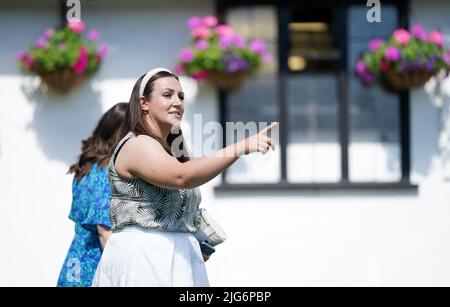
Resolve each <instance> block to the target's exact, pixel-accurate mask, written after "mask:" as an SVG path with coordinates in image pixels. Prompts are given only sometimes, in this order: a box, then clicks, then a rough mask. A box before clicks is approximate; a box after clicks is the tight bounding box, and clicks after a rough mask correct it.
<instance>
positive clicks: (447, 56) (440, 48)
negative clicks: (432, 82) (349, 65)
mask: <svg viewBox="0 0 450 307" xmlns="http://www.w3.org/2000/svg"><path fill="white" fill-rule="evenodd" d="M449 70H450V50H449V49H447V48H445V47H444V36H443V35H442V33H441V32H438V31H432V32H429V33H428V32H426V31H425V29H424V28H423V27H422V26H420V25H414V26H413V27H412V29H411V32H409V31H407V30H406V29H397V30H395V31H394V32H393V34H392V36H391V37H390V38H389V39H388V40H387V41H383V40H382V39H380V38H374V39H373V40H372V41H371V42H370V43H369V46H368V50H367V51H366V52H364V54H363V55H362V57H361V59H360V60H359V61H358V63H357V64H356V67H355V72H356V74H357V75H358V76H359V77H360V79H361V81H362V82H363V83H364V84H365V85H372V84H373V83H375V82H376V81H379V82H380V83H381V84H382V85H383V87H384V88H385V89H387V90H389V91H405V90H408V89H410V88H414V87H421V86H423V85H424V84H425V83H426V82H427V81H428V80H429V79H430V78H431V77H432V76H436V75H438V73H439V72H440V71H447V72H448V71H449Z"/></svg>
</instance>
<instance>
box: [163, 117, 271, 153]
mask: <svg viewBox="0 0 450 307" xmlns="http://www.w3.org/2000/svg"><path fill="white" fill-rule="evenodd" d="M271 124H272V123H269V122H263V121H261V122H254V121H250V122H246V123H244V122H241V121H238V122H226V123H225V127H223V126H222V125H221V124H220V123H219V122H215V121H210V122H205V123H204V122H203V115H202V114H197V113H196V114H194V119H193V129H192V128H191V129H190V131H189V133H186V132H187V131H184V130H183V136H178V137H176V138H175V140H174V141H173V142H172V146H171V150H172V152H173V154H174V155H175V157H181V156H182V155H183V154H184V152H183V149H182V148H181V143H182V142H183V139H184V141H185V143H186V145H187V147H188V148H192V149H193V154H194V156H203V155H205V154H206V153H208V152H217V151H219V150H221V149H223V148H225V147H226V144H230V145H231V144H234V143H237V142H239V141H242V140H244V139H246V138H249V137H251V136H255V135H257V138H256V140H255V141H259V140H261V142H262V144H265V143H266V142H265V140H266V138H270V139H271V142H272V144H273V143H274V142H275V141H276V140H278V139H279V129H277V128H274V129H270V130H269V131H268V132H267V134H266V133H261V131H264V130H265V129H266V128H267V127H269V126H270V125H271ZM180 129H181V128H180V126H174V127H173V128H172V131H171V133H172V134H175V135H177V134H179V132H180ZM224 129H225V130H226V132H227V133H226V134H225V135H226V139H225V144H224V142H223V140H224V138H223V136H224ZM186 134H189V135H190V136H191V137H190V140H186V138H185V137H184V135H186ZM235 155H236V152H233V151H223V152H222V156H223V157H233V156H235Z"/></svg>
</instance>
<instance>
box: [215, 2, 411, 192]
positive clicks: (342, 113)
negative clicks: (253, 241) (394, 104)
mask: <svg viewBox="0 0 450 307" xmlns="http://www.w3.org/2000/svg"><path fill="white" fill-rule="evenodd" d="M330 2H331V3H332V4H331V5H332V8H333V10H336V14H338V16H339V20H340V21H341V22H339V23H338V25H337V26H339V27H342V31H339V33H341V36H340V40H341V41H342V43H341V45H342V46H341V49H340V50H341V51H342V56H341V57H340V65H339V71H338V72H337V73H338V82H339V102H338V105H339V106H338V107H339V110H338V117H339V132H338V135H339V142H340V147H341V180H340V181H339V182H336V183H291V182H288V180H287V143H288V139H287V136H288V133H289V132H288V126H289V125H288V124H287V121H288V114H287V99H286V98H287V97H286V94H287V88H286V84H287V82H286V80H287V78H286V77H287V76H288V75H289V74H290V73H291V72H290V71H289V68H288V64H287V58H288V43H289V42H288V38H289V33H288V27H287V26H286V24H287V23H288V21H289V13H290V10H291V9H292V8H291V7H292V2H291V1H287V0H282V1H275V0H216V14H217V16H218V17H219V20H220V21H221V22H225V12H226V10H227V9H230V8H233V7H242V6H254V5H273V6H274V7H275V8H276V9H277V17H278V39H279V40H278V62H279V69H278V86H279V96H278V116H279V121H280V123H283V124H281V125H279V129H280V134H279V144H280V151H281V153H280V154H281V157H280V168H281V169H280V173H281V179H280V181H279V182H277V183H239V184H237V183H228V182H227V181H226V177H225V176H226V172H223V173H222V175H221V176H222V182H221V184H219V185H218V186H216V187H215V191H218V192H220V191H239V190H243V191H247V190H248V191H251V190H258V191H260V190H404V191H412V192H415V193H417V189H418V186H417V185H415V184H412V183H411V181H410V170H411V153H410V147H411V141H410V92H409V91H403V92H401V93H399V98H400V99H399V123H400V124H399V129H400V131H399V137H400V147H401V152H400V157H401V179H400V180H399V181H396V182H351V181H350V180H349V154H348V148H349V138H350V129H349V128H350V112H349V107H350V106H349V99H348V86H347V84H348V76H349V74H348V71H347V18H346V17H347V13H348V9H349V7H350V5H352V4H353V5H354V4H364V5H365V2H364V3H361V1H357V0H335V1H330ZM384 4H393V5H395V6H397V8H398V14H399V15H398V20H399V26H401V27H405V28H408V26H409V23H408V17H409V0H397V1H394V0H385V1H383V4H382V5H384ZM304 5H307V4H306V3H304ZM368 9H370V8H369V7H368ZM217 95H218V102H219V120H220V123H221V125H222V127H225V123H226V120H227V103H226V101H227V92H226V91H224V90H218V91H217ZM225 141H226V133H224V134H223V144H226V143H225Z"/></svg>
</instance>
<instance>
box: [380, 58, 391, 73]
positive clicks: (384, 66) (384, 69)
mask: <svg viewBox="0 0 450 307" xmlns="http://www.w3.org/2000/svg"><path fill="white" fill-rule="evenodd" d="M388 68H389V64H388V63H386V61H384V60H381V63H380V69H381V70H383V71H386V70H388Z"/></svg>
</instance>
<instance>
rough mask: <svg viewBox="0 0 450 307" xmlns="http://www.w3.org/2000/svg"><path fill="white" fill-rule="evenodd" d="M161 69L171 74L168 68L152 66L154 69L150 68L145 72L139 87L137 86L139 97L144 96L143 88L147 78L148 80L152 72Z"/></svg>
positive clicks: (154, 72) (155, 72) (157, 71)
mask: <svg viewBox="0 0 450 307" xmlns="http://www.w3.org/2000/svg"><path fill="white" fill-rule="evenodd" d="M161 71H165V72H168V73H171V74H172V72H171V71H170V70H168V69H167V68H162V67H158V68H154V69H152V70H150V71H149V72H148V73H147V74H145V76H144V78H142V81H141V87H140V88H139V97H141V96H144V89H145V86H146V85H147V83H148V80H150V79H151V78H152V77H153V75H154V74H157V73H159V72H161Z"/></svg>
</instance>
